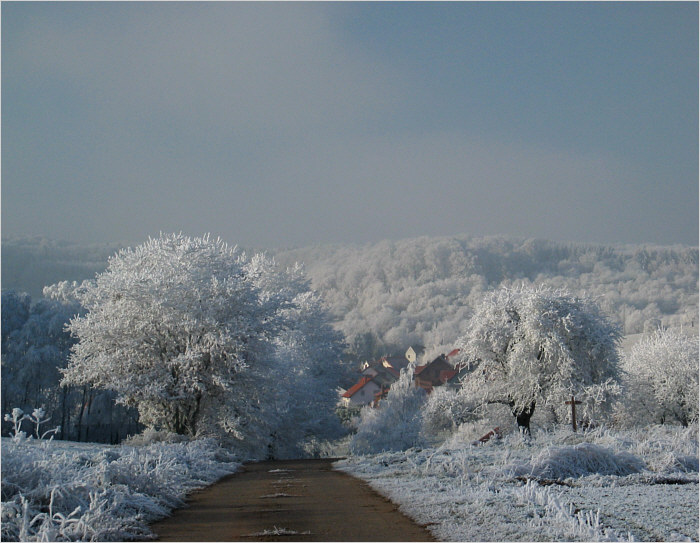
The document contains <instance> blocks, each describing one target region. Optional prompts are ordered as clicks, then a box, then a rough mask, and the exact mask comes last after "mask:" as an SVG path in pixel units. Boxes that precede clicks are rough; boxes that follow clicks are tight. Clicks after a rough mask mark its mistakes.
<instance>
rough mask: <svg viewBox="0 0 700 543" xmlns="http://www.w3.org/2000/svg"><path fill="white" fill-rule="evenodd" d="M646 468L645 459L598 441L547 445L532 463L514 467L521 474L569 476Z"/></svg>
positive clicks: (549, 476) (562, 477)
mask: <svg viewBox="0 0 700 543" xmlns="http://www.w3.org/2000/svg"><path fill="white" fill-rule="evenodd" d="M644 468H645V465H644V462H643V461H642V460H641V459H640V458H638V457H637V456H634V455H632V454H630V453H627V452H620V453H615V452H614V451H612V450H611V449H608V448H605V447H601V446H600V445H596V444H594V443H579V444H578V445H574V446H570V447H567V446H563V447H557V446H553V447H547V448H546V449H544V450H543V451H542V452H540V453H539V454H537V455H536V456H535V457H534V458H533V459H532V461H531V462H530V463H529V464H526V465H525V466H521V467H519V468H516V469H515V470H514V471H515V473H518V474H520V475H523V474H528V475H534V476H536V477H546V478H551V479H566V478H568V477H583V476H586V475H591V474H598V475H618V476H623V475H630V474H632V473H638V472H640V471H642V470H643V469H644Z"/></svg>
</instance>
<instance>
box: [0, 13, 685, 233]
mask: <svg viewBox="0 0 700 543" xmlns="http://www.w3.org/2000/svg"><path fill="white" fill-rule="evenodd" d="M339 26H342V25H341V24H340V23H339V21H338V12H337V11H334V7H333V4H316V3H264V2H263V3H239V2H221V3H219V2H215V3H165V4H160V3H154V4H149V3H114V4H109V3H107V4H101V3H94V4H93V3H86V4H83V3H80V4H71V3H55V4H51V3H48V4H47V3H18V4H9V5H4V6H3V136H4V138H3V143H4V146H3V210H2V211H3V219H2V220H3V230H5V232H6V233H8V234H20V233H28V234H40V235H52V236H57V237H66V238H69V239H73V240H77V241H98V240H114V239H126V240H133V241H134V242H139V241H141V240H142V239H144V238H145V237H146V236H147V235H152V234H157V233H158V231H160V230H163V231H173V230H175V231H179V230H184V231H187V232H189V233H193V234H201V233H203V232H206V231H211V232H213V233H215V234H217V235H221V236H223V237H224V238H225V239H228V240H230V241H231V242H233V243H241V244H244V245H262V246H279V245H289V244H295V245H303V244H308V243H316V242H325V241H341V242H345V241H361V242H362V241H370V240H376V239H381V238H385V237H392V238H399V237H404V236H416V235H424V234H427V235H441V234H451V233H456V232H467V233H472V234H476V235H484V234H491V233H514V234H523V235H526V236H537V237H547V238H555V239H571V240H596V241H617V240H626V241H644V240H649V238H648V232H649V229H648V228H647V225H648V223H649V222H650V221H651V222H652V223H653V222H657V223H659V227H658V230H657V232H658V233H660V234H659V236H660V237H657V238H654V241H665V240H666V239H679V236H678V227H677V226H676V227H675V228H676V231H675V232H672V231H671V230H670V227H669V226H667V225H664V224H663V222H664V216H665V215H664V214H666V215H667V214H668V210H669V209H670V208H674V207H675V208H676V209H682V213H679V214H680V215H684V216H688V217H689V219H688V221H687V222H688V223H689V224H690V226H691V227H692V228H693V229H694V230H696V228H695V226H696V224H695V226H693V224H692V222H693V218H694V220H695V223H697V210H695V211H694V214H693V211H690V212H689V211H687V207H688V201H689V199H688V195H687V194H683V193H682V192H683V184H679V187H676V188H674V187H670V188H669V187H665V188H663V187H661V186H649V183H648V176H646V177H645V176H644V175H643V173H644V172H640V171H639V167H637V166H635V165H634V164H632V163H631V162H630V161H629V160H628V159H627V158H621V157H620V156H616V155H615V153H614V151H613V150H611V151H605V152H601V151H597V152H594V151H590V150H589V151H573V150H572V149H571V148H566V147H563V146H556V147H555V146H553V145H551V144H545V143H543V142H541V141H536V140H533V141H531V142H530V143H523V141H527V139H526V138H525V137H523V138H521V139H520V140H518V141H514V140H506V139H504V138H503V137H499V136H498V135H497V134H495V133H477V132H476V130H475V129H474V128H473V127H470V126H462V127H456V126H455V125H454V123H453V124H451V128H447V127H446V126H434V125H431V124H430V123H421V122H420V121H419V119H421V118H422V117H421V115H426V111H428V110H429V109H430V104H429V103H425V101H426V100H427V98H428V97H430V100H440V96H441V95H440V94H439V93H437V94H432V92H431V89H432V86H431V82H430V81H423V80H421V74H420V73H417V72H415V71H412V69H411V68H409V67H408V66H407V65H402V64H401V63H398V62H391V59H392V57H391V56H386V55H385V56H381V57H380V56H379V55H373V54H372V51H373V49H372V48H371V47H369V46H366V45H365V44H363V43H362V42H361V40H359V39H357V37H356V36H355V37H353V38H350V37H348V34H347V33H343V32H340V31H339V30H338V28H339ZM393 58H395V57H393ZM465 99H466V98H465ZM421 108H423V109H421ZM640 180H647V182H646V184H642V183H641V182H640ZM659 201H661V202H663V203H664V205H660V206H656V207H655V206H654V205H651V204H650V203H649V202H659ZM641 215H646V216H641ZM674 236H675V237H674ZM645 237H646V239H645ZM680 239H683V238H682V237H681V238H680Z"/></svg>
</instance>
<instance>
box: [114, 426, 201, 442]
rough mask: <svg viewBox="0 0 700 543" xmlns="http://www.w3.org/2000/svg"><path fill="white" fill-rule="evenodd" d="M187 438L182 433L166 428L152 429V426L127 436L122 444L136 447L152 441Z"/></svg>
mask: <svg viewBox="0 0 700 543" xmlns="http://www.w3.org/2000/svg"><path fill="white" fill-rule="evenodd" d="M189 440H190V438H188V437H187V436H183V435H182V434H176V433H174V432H168V431H167V430H154V429H153V428H146V429H145V430H144V431H143V432H141V433H139V434H136V435H133V436H129V437H127V438H126V439H125V440H124V445H131V446H132V447H137V446H142V445H150V444H152V443H184V442H186V441H189Z"/></svg>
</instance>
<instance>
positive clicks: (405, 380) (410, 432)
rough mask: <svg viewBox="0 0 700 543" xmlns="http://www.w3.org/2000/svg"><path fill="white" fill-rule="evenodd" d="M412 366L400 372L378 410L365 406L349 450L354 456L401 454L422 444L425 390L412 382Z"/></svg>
mask: <svg viewBox="0 0 700 543" xmlns="http://www.w3.org/2000/svg"><path fill="white" fill-rule="evenodd" d="M412 375H413V365H409V366H408V368H407V369H405V370H403V371H402V372H401V377H400V378H399V380H398V381H397V382H396V383H394V384H393V385H392V387H391V389H390V390H389V393H388V394H387V397H386V399H385V400H383V401H382V403H381V405H380V407H379V408H372V407H365V408H364V409H363V410H362V412H361V416H360V424H359V428H358V431H357V433H356V434H355V436H354V437H353V438H352V441H351V443H350V450H351V451H352V452H353V453H354V454H369V453H375V452H380V451H397V450H398V451H400V450H405V449H408V448H410V447H414V446H416V445H418V444H420V443H422V438H421V436H420V433H421V424H422V414H421V409H422V407H423V405H424V404H425V391H424V390H423V389H422V388H416V387H415V386H414V385H413V382H412V381H411V377H412Z"/></svg>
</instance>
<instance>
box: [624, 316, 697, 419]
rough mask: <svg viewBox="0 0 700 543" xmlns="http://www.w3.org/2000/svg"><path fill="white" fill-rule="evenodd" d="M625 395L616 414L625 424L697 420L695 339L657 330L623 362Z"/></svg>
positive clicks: (642, 341)
mask: <svg viewBox="0 0 700 543" xmlns="http://www.w3.org/2000/svg"><path fill="white" fill-rule="evenodd" d="M624 365H625V369H626V370H627V379H626V381H627V383H626V384H627V394H626V397H625V405H624V406H622V407H621V409H620V414H621V416H622V418H623V419H624V421H625V422H627V423H628V424H640V423H644V424H648V423H650V422H651V423H675V424H681V425H683V426H688V425H689V424H691V423H693V422H697V420H698V336H697V335H694V336H689V335H686V334H684V333H681V332H678V331H676V330H672V329H669V330H658V331H656V332H655V333H653V334H651V335H648V336H646V337H645V338H643V339H642V340H641V341H640V342H639V343H638V344H637V345H635V346H634V347H633V348H632V351H631V352H630V354H629V355H628V356H627V357H625V359H624Z"/></svg>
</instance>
